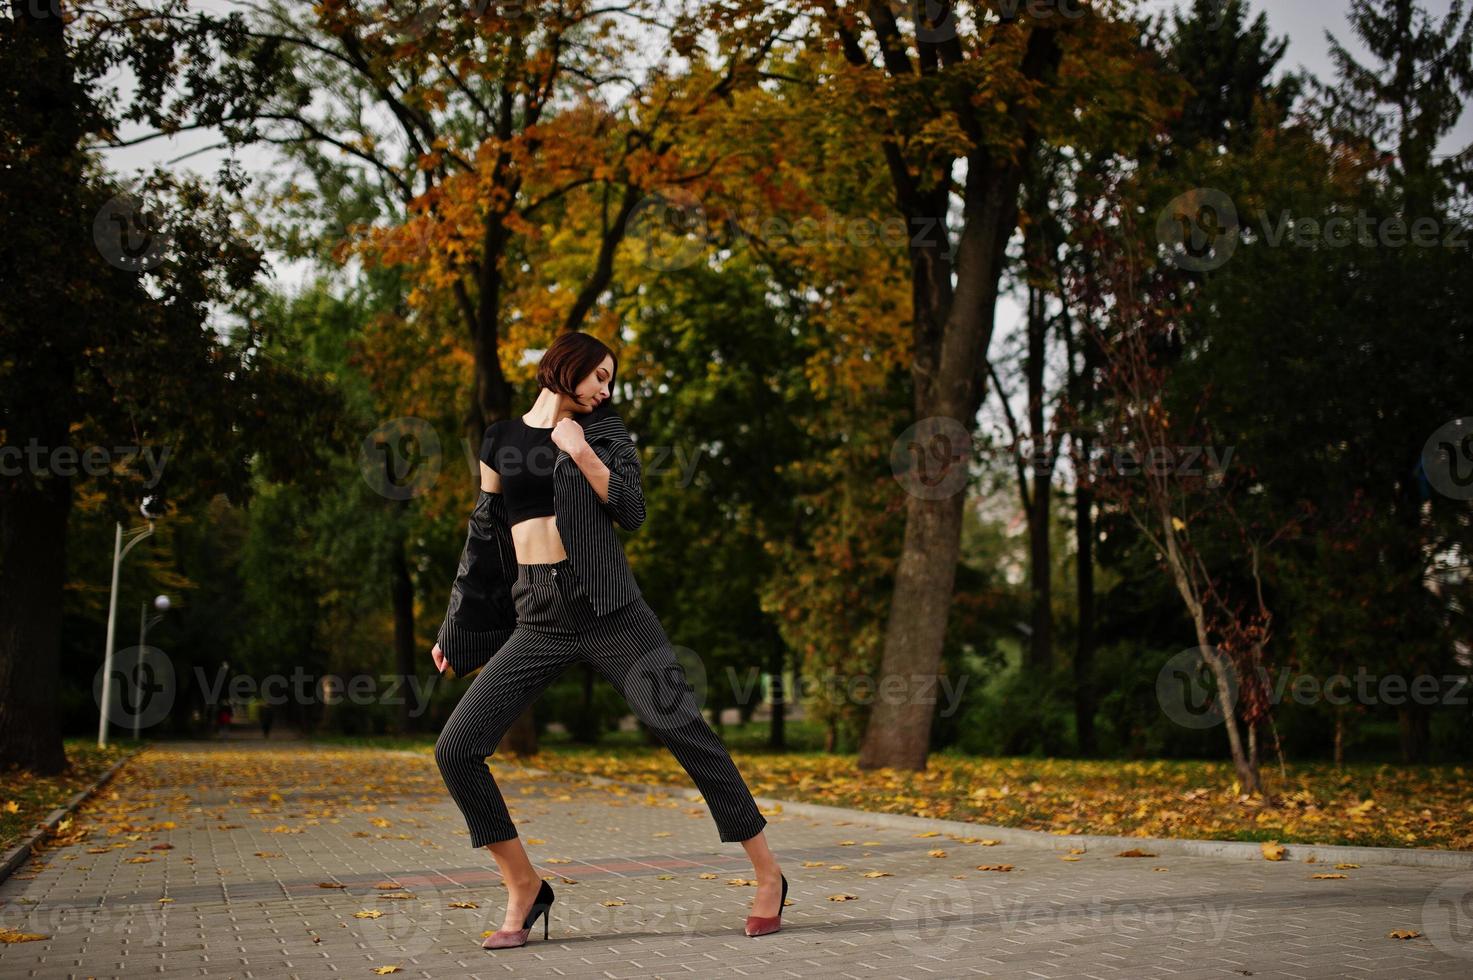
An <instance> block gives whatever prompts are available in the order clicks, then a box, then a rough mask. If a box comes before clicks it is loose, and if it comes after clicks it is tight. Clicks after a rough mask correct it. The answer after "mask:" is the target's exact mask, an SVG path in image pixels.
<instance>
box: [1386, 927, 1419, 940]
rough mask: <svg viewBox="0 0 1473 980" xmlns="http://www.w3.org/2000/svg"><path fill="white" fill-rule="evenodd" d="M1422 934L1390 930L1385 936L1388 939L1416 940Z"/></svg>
mask: <svg viewBox="0 0 1473 980" xmlns="http://www.w3.org/2000/svg"><path fill="white" fill-rule="evenodd" d="M1421 935H1422V934H1421V933H1420V932H1418V931H1417V930H1415V929H1392V930H1391V931H1390V932H1388V933H1387V934H1386V937H1387V938H1388V939H1416V938H1418V937H1419V936H1421Z"/></svg>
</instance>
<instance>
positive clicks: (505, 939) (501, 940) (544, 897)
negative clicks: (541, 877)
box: [481, 881, 557, 949]
mask: <svg viewBox="0 0 1473 980" xmlns="http://www.w3.org/2000/svg"><path fill="white" fill-rule="evenodd" d="M556 897H557V896H555V895H554V894H553V893H552V886H551V885H549V884H548V883H547V882H546V881H544V882H542V887H541V888H539V889H537V898H536V899H535V900H533V902H532V907H531V908H530V909H528V910H527V917H526V919H524V920H523V921H522V928H520V929H497V930H496V931H495V932H494V933H492V934H491V935H489V936H487V937H486V941H485V942H483V943H481V948H482V949H515V948H516V947H518V946H525V945H526V944H527V937H528V935H530V934H531V932H532V927H533V926H534V925H536V924H537V917H538V916H539V915H540V916H542V938H543V939H546V938H547V924H548V920H550V919H551V918H552V900H553V899H554V898H556Z"/></svg>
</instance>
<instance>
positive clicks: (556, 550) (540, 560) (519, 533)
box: [511, 516, 568, 565]
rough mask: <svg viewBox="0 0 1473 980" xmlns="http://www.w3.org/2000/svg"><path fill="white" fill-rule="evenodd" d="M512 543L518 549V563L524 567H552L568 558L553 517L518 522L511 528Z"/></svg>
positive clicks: (530, 518) (532, 518) (533, 518)
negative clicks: (553, 564)
mask: <svg viewBox="0 0 1473 980" xmlns="http://www.w3.org/2000/svg"><path fill="white" fill-rule="evenodd" d="M511 541H512V544H513V545H514V546H515V547H516V549H517V561H518V562H520V563H521V564H523V565H550V564H552V563H553V562H558V561H562V560H563V559H564V558H566V557H568V552H567V550H566V549H565V548H564V547H563V539H562V538H561V537H560V536H559V535H558V533H557V518H556V517H553V516H548V517H529V518H527V519H526V520H525V521H518V522H517V523H515V524H513V525H512V526H511Z"/></svg>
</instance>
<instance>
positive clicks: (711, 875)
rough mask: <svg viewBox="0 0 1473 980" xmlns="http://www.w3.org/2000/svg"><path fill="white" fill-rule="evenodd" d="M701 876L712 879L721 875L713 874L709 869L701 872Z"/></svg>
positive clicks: (708, 879)
mask: <svg viewBox="0 0 1473 980" xmlns="http://www.w3.org/2000/svg"><path fill="white" fill-rule="evenodd" d="M701 877H702V878H705V879H706V880H707V881H710V880H711V879H712V878H719V877H721V876H720V875H717V874H712V873H711V872H709V871H704V872H702V873H701Z"/></svg>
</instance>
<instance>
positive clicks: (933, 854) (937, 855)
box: [926, 847, 946, 858]
mask: <svg viewBox="0 0 1473 980" xmlns="http://www.w3.org/2000/svg"><path fill="white" fill-rule="evenodd" d="M926 854H927V855H928V856H930V857H933V858H944V857H946V852H945V851H943V850H942V849H941V848H939V847H938V848H936V849H935V850H934V851H927V852H926Z"/></svg>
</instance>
